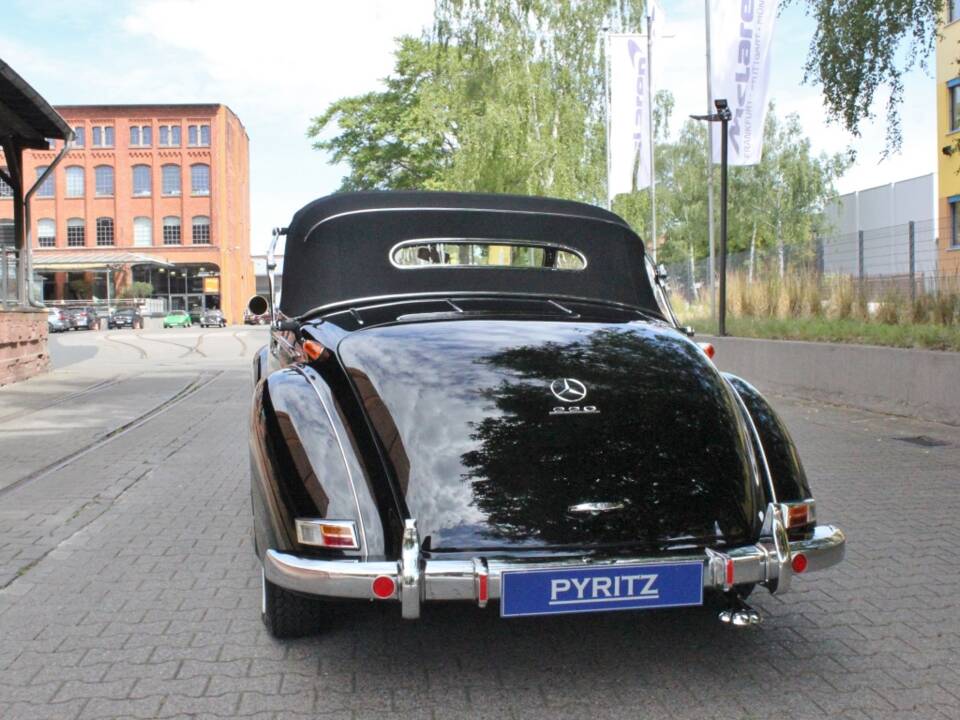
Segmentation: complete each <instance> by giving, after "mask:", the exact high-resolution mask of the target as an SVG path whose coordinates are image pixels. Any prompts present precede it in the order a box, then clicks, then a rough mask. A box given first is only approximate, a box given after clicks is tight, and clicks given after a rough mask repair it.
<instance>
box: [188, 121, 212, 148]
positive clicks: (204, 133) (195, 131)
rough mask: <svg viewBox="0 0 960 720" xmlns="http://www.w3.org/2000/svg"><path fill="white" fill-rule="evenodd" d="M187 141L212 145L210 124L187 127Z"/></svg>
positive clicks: (200, 144)
mask: <svg viewBox="0 0 960 720" xmlns="http://www.w3.org/2000/svg"><path fill="white" fill-rule="evenodd" d="M187 143H188V144H189V145H194V146H200V147H206V146H208V145H210V126H209V125H191V126H190V127H189V128H187Z"/></svg>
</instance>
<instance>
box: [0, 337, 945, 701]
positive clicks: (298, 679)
mask: <svg viewBox="0 0 960 720" xmlns="http://www.w3.org/2000/svg"><path fill="white" fill-rule="evenodd" d="M264 338H265V333H264V331H263V330H262V329H259V328H256V329H247V328H227V329H224V330H205V331H200V330H198V329H192V330H167V331H144V332H131V331H112V332H108V333H89V334H77V333H71V334H69V335H63V336H59V337H57V338H56V339H55V340H54V343H55V344H56V349H55V350H52V351H51V354H52V355H53V357H54V359H55V364H56V365H58V366H59V367H60V369H58V370H57V371H56V372H54V373H52V374H50V375H48V376H45V377H44V378H39V379H37V380H35V381H30V382H28V383H22V384H19V385H15V386H11V387H8V388H3V389H0V468H2V469H0V587H2V589H0V718H3V719H4V720H8V719H12V718H30V719H31V720H39V719H41V718H47V717H51V718H53V717H55V718H107V717H117V718H135V717H142V718H153V717H164V718H166V717H184V718H186V717H211V718H212V717H218V718H225V717H243V718H248V717H255V718H273V717H283V718H286V717H304V718H306V717H311V718H316V717H324V718H326V717H335V718H341V717H342V718H350V717H376V718H380V719H384V718H433V719H440V718H453V717H457V718H459V717H476V718H496V720H503V719H504V718H521V717H522V718H588V717H604V718H607V717H610V718H621V717H623V718H662V717H665V718H714V717H715V718H767V717H775V718H818V717H841V718H885V717H902V718H957V717H960V608H958V605H960V603H958V600H957V598H958V596H960V564H958V563H957V560H956V553H957V551H956V548H957V547H958V546H960V521H958V514H957V511H956V506H957V500H956V498H957V494H958V489H960V431H958V429H957V428H955V427H949V426H944V425H935V424H929V423H919V422H913V421H910V420H906V419H902V418H894V417H889V416H883V415H876V414H869V413H863V412H858V411H854V410H849V409H843V408H837V407H831V406H825V405H820V404H811V403H805V402H799V401H795V400H790V399H786V398H781V397H774V398H773V400H774V403H775V405H776V407H777V408H778V410H779V411H780V412H781V413H782V415H783V416H784V418H785V419H786V421H787V423H788V426H789V427H790V428H791V430H792V432H793V435H794V438H795V440H796V441H797V444H798V446H799V448H800V451H801V454H802V456H803V458H804V460H805V462H806V466H807V470H808V473H809V475H810V479H811V483H812V485H813V487H814V490H815V493H816V495H817V501H818V511H819V515H820V518H821V519H822V520H823V521H829V522H836V523H837V524H839V525H841V526H842V527H843V528H844V529H845V530H846V531H847V533H848V552H847V560H846V562H845V563H844V565H842V566H840V567H838V568H835V569H833V570H829V571H826V572H824V573H822V574H818V575H810V576H805V577H802V578H799V579H797V580H795V582H794V586H793V591H792V592H791V593H790V594H789V595H786V596H784V597H783V598H773V597H771V596H769V595H767V594H766V593H765V591H758V593H755V598H756V602H755V604H756V605H757V607H758V608H759V609H760V610H761V611H762V613H763V614H764V616H765V622H764V624H763V625H761V626H759V627H757V628H752V629H748V630H735V629H732V628H728V627H723V626H721V625H720V624H719V623H718V622H717V621H716V619H715V618H714V616H713V614H712V613H709V612H707V611H706V610H702V609H692V610H679V611H663V612H648V613H611V614H605V615H595V616H586V615H580V616H568V617H556V618H535V619H524V620H513V621H502V620H500V619H499V618H498V617H497V615H496V612H495V610H490V611H487V612H482V611H479V610H477V609H476V608H473V607H455V606H426V607H425V608H424V616H423V618H422V620H421V621H419V622H404V621H402V620H401V619H400V613H399V608H398V607H396V606H389V607H388V606H383V605H377V606H362V607H358V608H353V609H341V610H338V611H337V612H336V613H335V614H334V615H333V623H332V628H331V629H330V630H329V631H328V632H327V633H326V634H324V635H322V636H318V637H314V638H308V639H304V640H299V641H296V642H283V643H280V642H276V641H274V640H272V639H271V638H270V637H269V636H268V635H267V634H266V632H265V631H264V630H263V628H262V626H261V624H260V620H259V616H258V610H259V599H260V598H259V571H258V566H257V562H256V559H255V557H254V555H253V551H252V548H251V545H250V510H249V508H250V505H249V502H250V501H249V486H248V470H247V466H248V459H247V449H246V422H247V419H246V418H247V411H248V400H249V392H250V379H249V358H250V356H251V354H252V352H253V350H254V349H255V347H257V346H258V345H259V344H260V343H262V341H263V339H264ZM917 438H921V439H920V440H919V442H921V443H923V442H927V443H928V444H927V445H923V444H916V442H917V440H916V439H917ZM924 438H925V439H926V440H924ZM931 441H932V442H934V443H936V442H942V443H944V444H933V445H930V444H929V443H930V442H931Z"/></svg>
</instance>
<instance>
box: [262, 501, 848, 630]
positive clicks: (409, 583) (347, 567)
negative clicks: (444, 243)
mask: <svg viewBox="0 0 960 720" xmlns="http://www.w3.org/2000/svg"><path fill="white" fill-rule="evenodd" d="M783 518H784V509H783V508H781V507H780V506H778V505H774V504H771V505H770V506H769V508H768V510H767V514H766V520H765V523H764V529H763V532H762V533H761V539H760V541H759V542H757V543H756V544H754V545H746V546H743V547H738V548H731V549H727V550H726V551H724V552H718V551H714V550H710V549H707V550H706V551H705V552H704V553H703V554H702V555H701V556H699V557H700V558H702V562H703V564H704V566H703V573H702V575H703V587H704V589H709V590H720V591H729V590H731V589H733V588H734V587H735V586H743V585H755V584H759V585H763V586H764V587H766V588H767V589H768V590H770V592H771V593H773V594H777V595H779V594H782V593H784V592H786V591H787V590H788V589H789V587H790V581H791V578H792V577H793V575H795V574H800V573H803V574H806V573H808V572H815V571H817V570H823V569H826V568H829V567H832V566H833V565H836V564H838V563H839V562H840V561H841V560H843V556H844V550H845V543H846V538H845V536H844V534H843V532H842V531H841V530H840V529H839V528H837V527H834V526H833V525H817V526H815V527H814V528H813V530H812V532H810V533H807V535H806V537H805V538H804V539H800V540H789V539H788V537H787V532H786V529H785V525H784V522H783ZM697 557H698V556H697V555H692V556H691V555H672V556H671V555H667V556H662V555H658V556H649V557H630V558H621V557H618V558H615V559H608V560H595V559H581V558H578V559H575V560H561V561H557V560H550V561H545V562H529V561H523V562H519V561H510V560H495V559H487V558H474V559H472V560H430V559H424V558H423V557H422V555H421V554H420V542H419V536H418V533H417V525H416V520H412V519H409V520H407V521H406V525H405V528H404V534H403V544H402V550H401V558H400V560H398V561H394V560H389V561H372V562H367V561H354V560H319V559H314V558H307V557H301V556H298V555H292V554H289V553H282V552H278V551H276V550H267V551H266V553H265V556H264V560H263V572H264V577H265V578H266V579H267V580H269V581H270V582H272V583H274V584H275V585H279V586H280V587H282V588H286V589H287V590H292V591H294V592H299V593H304V594H308V595H316V596H320V597H325V598H343V599H354V600H387V601H390V600H393V601H397V600H399V601H400V604H401V612H402V615H403V617H404V618H408V619H416V618H419V617H420V607H421V605H422V604H423V603H424V602H428V601H443V600H447V601H450V600H457V601H467V602H474V603H476V604H477V605H478V606H479V607H486V605H487V604H488V602H489V601H490V600H499V599H500V597H501V586H502V577H503V574H504V573H505V572H508V571H511V570H526V571H529V570H550V569H557V570H561V569H562V570H569V569H577V568H584V569H588V568H589V569H594V568H603V567H606V568H616V567H617V566H619V565H624V566H626V565H639V564H656V563H670V562H681V561H690V560H691V559H692V560H696V559H697Z"/></svg>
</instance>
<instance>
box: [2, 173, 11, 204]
mask: <svg viewBox="0 0 960 720" xmlns="http://www.w3.org/2000/svg"><path fill="white" fill-rule="evenodd" d="M0 169H2V170H3V172H4V173H5V174H6V173H9V172H10V171H9V170H7V168H0ZM12 197H13V188H12V187H10V185H8V184H7V181H6V180H4V179H3V178H0V198H12Z"/></svg>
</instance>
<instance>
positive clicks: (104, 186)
mask: <svg viewBox="0 0 960 720" xmlns="http://www.w3.org/2000/svg"><path fill="white" fill-rule="evenodd" d="M93 178H94V190H93V191H94V194H96V195H97V197H109V196H110V195H113V167H112V166H111V165H97V167H95V168H94V169H93Z"/></svg>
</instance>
